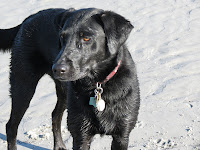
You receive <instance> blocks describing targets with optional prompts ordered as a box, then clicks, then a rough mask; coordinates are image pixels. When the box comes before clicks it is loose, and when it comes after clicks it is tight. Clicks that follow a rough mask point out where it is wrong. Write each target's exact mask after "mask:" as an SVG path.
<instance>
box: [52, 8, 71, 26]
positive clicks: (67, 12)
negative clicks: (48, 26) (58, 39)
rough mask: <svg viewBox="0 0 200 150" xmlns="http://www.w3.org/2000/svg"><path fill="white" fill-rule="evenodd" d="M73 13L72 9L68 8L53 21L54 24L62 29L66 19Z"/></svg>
mask: <svg viewBox="0 0 200 150" xmlns="http://www.w3.org/2000/svg"><path fill="white" fill-rule="evenodd" d="M73 11H75V9H74V8H69V9H67V10H63V11H62V12H61V13H60V14H59V15H58V16H57V17H56V19H55V24H56V25H57V26H58V27H59V28H60V29H62V27H63V26H64V24H65V21H66V19H67V18H68V17H69V16H70V14H71V12H73Z"/></svg>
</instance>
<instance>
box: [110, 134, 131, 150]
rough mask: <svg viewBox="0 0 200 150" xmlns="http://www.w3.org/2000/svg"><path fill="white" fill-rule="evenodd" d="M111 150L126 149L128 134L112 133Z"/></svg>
mask: <svg viewBox="0 0 200 150" xmlns="http://www.w3.org/2000/svg"><path fill="white" fill-rule="evenodd" d="M112 137H113V141H112V146H111V150H127V149H128V142H129V136H118V135H114V136H112Z"/></svg>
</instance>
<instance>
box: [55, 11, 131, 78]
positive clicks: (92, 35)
mask: <svg viewBox="0 0 200 150" xmlns="http://www.w3.org/2000/svg"><path fill="white" fill-rule="evenodd" d="M58 23H59V25H60V26H61V28H62V30H61V31H60V45H61V46H60V47H61V51H60V53H59V54H58V56H57V58H56V60H55V63H54V65H53V67H52V68H53V73H54V77H55V78H56V79H58V80H61V81H75V80H78V79H81V78H84V77H86V76H89V74H90V72H91V71H92V70H94V69H95V67H97V66H98V64H99V63H101V62H104V61H105V60H107V59H110V58H111V57H113V56H115V55H116V53H117V51H118V49H119V48H120V47H121V46H122V45H123V44H124V42H125V41H126V40H127V38H128V36H129V33H130V31H131V30H132V28H133V26H132V25H131V24H130V22H129V21H128V20H126V19H125V18H124V17H122V16H120V15H118V14H116V13H114V12H110V11H103V10H99V9H94V8H90V9H81V10H71V11H68V12H66V13H64V14H63V15H61V16H60V17H59V18H58Z"/></svg>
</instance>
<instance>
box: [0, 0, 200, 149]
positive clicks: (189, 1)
mask: <svg viewBox="0 0 200 150" xmlns="http://www.w3.org/2000/svg"><path fill="white" fill-rule="evenodd" d="M70 7H74V8H76V9H79V8H85V7H97V8H102V9H105V10H113V11H115V12H117V13H120V14H121V15H123V16H125V17H126V18H128V19H129V20H130V21H131V22H132V24H133V25H134V26H135V28H134V30H133V31H132V33H131V35H130V38H129V40H128V41H127V44H128V47H129V49H130V52H131V54H132V57H133V59H134V60H135V62H136V64H137V70H138V77H139V81H140V89H141V108H140V113H139V119H138V123H137V125H136V127H135V129H134V130H133V131H132V132H131V136H130V143H129V149H130V150H139V149H141V150H157V149H158V150H159V149H174V150H200V88H199V85H200V1H199V0H168V1H165V0H154V1H148V0H123V1H118V0H106V1H104V2H103V1H100V0H88V1H85V0H76V1H69V0H15V1H12V0H0V14H1V15H0V28H4V29H5V28H10V27H13V26H16V25H18V24H20V23H21V22H22V21H23V20H24V19H25V18H26V17H27V16H29V15H30V14H33V13H35V12H37V11H39V10H42V9H46V8H70ZM9 59H10V54H9V53H6V54H3V53H0V61H1V63H0V150H5V149H6V134H5V124H6V122H7V121H8V119H9V115H10V108H11V107H10V106H11V101H10V97H9ZM55 103H56V95H55V87H54V83H53V81H52V80H51V79H50V78H49V77H48V76H44V77H43V78H42V79H41V80H40V82H39V84H38V87H37V90H36V93H35V95H34V97H33V100H32V102H31V105H30V108H29V109H28V111H27V112H26V114H25V116H24V118H23V119H22V121H21V123H20V125H19V130H18V149H19V150H28V149H34V150H49V149H52V148H53V138H52V133H51V112H52V111H53V109H54V107H55ZM66 116H67V113H66V112H65V114H64V118H63V122H62V129H63V130H62V133H63V138H64V141H65V144H66V147H67V148H68V149H72V137H71V135H70V133H69V132H68V130H67V125H66ZM110 144H111V137H109V136H104V137H102V138H101V137H99V136H98V135H97V136H95V138H94V141H93V143H92V147H91V149H92V150H103V149H105V150H109V149H110Z"/></svg>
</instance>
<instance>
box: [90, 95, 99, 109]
mask: <svg viewBox="0 0 200 150" xmlns="http://www.w3.org/2000/svg"><path fill="white" fill-rule="evenodd" d="M89 105H92V106H94V107H97V99H96V97H90V102H89Z"/></svg>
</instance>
